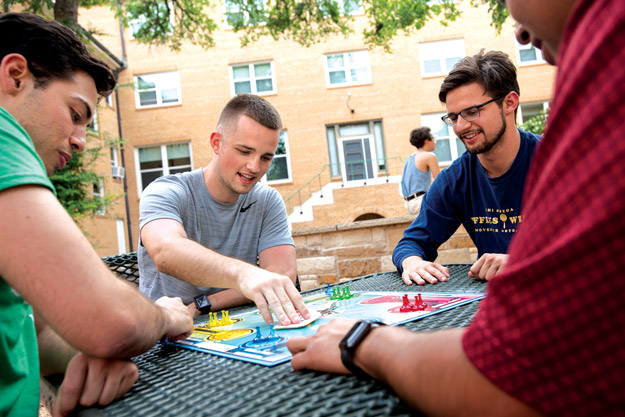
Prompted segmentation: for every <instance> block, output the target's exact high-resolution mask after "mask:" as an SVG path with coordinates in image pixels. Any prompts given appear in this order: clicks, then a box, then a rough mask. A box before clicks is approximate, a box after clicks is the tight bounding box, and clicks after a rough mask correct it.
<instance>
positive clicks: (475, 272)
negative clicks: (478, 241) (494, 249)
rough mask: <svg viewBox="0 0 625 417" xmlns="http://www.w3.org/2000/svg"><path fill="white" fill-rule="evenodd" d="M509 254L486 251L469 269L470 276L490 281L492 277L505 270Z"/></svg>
mask: <svg viewBox="0 0 625 417" xmlns="http://www.w3.org/2000/svg"><path fill="white" fill-rule="evenodd" d="M507 262H508V255H507V254H505V253H485V254H484V255H482V256H481V257H480V259H478V260H477V262H475V263H474V264H473V265H472V266H471V269H470V270H469V276H470V277H471V278H475V279H481V280H486V281H489V280H490V279H491V278H492V277H494V276H495V275H497V274H500V273H501V272H503V270H504V268H505V266H506V263H507Z"/></svg>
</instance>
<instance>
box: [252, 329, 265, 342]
mask: <svg viewBox="0 0 625 417" xmlns="http://www.w3.org/2000/svg"><path fill="white" fill-rule="evenodd" d="M262 336H263V335H262V334H260V327H259V326H256V336H254V340H252V343H260V342H262Z"/></svg>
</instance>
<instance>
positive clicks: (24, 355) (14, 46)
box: [0, 13, 193, 416]
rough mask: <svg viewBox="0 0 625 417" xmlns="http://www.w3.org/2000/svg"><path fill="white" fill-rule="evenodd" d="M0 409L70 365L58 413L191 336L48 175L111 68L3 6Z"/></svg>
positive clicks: (33, 400) (175, 309) (60, 31)
mask: <svg viewBox="0 0 625 417" xmlns="http://www.w3.org/2000/svg"><path fill="white" fill-rule="evenodd" d="M0 39H2V41H1V42H0V149H2V151H1V152H0V230H1V234H0V236H1V237H0V369H2V372H0V415H2V416H33V415H37V411H38V404H39V375H40V371H41V374H42V375H46V374H56V373H65V378H64V380H63V383H62V385H61V387H60V389H59V396H58V398H57V403H56V406H55V415H67V414H69V413H70V412H71V411H72V410H73V409H74V408H75V406H76V405H77V404H82V405H92V404H96V403H99V404H102V405H104V404H108V403H110V402H111V401H113V400H114V399H116V398H118V397H120V396H121V395H123V394H124V393H125V392H127V391H128V389H130V387H131V386H132V384H133V383H134V382H135V381H136V379H137V368H136V366H135V365H134V364H133V363H132V362H130V361H129V360H128V358H130V357H132V356H134V355H137V354H139V353H142V352H144V351H146V350H148V349H149V348H150V347H151V346H152V345H153V344H154V343H155V342H156V341H157V340H159V339H161V338H163V337H169V338H171V339H175V338H179V337H186V336H187V335H188V334H190V332H191V331H192V328H193V320H192V318H191V315H190V313H189V312H188V309H187V308H186V307H185V306H184V304H183V303H182V302H181V300H180V299H175V298H162V299H159V300H157V301H156V303H152V302H151V301H149V300H148V299H147V298H145V297H143V296H142V295H140V294H139V293H138V292H137V291H135V290H133V289H132V288H130V287H128V286H127V285H126V284H125V283H124V282H122V281H121V280H119V279H117V278H115V277H114V276H113V275H112V274H111V273H110V271H109V270H108V269H107V268H106V266H105V265H104V263H103V262H102V261H101V259H100V258H99V257H98V255H97V254H96V252H95V251H94V250H93V248H92V247H91V246H90V245H89V243H88V242H87V240H86V239H85V237H84V236H83V234H82V232H81V231H80V230H79V229H78V228H77V227H76V225H75V224H74V222H73V221H72V219H71V218H70V217H69V216H68V215H67V213H66V212H65V210H64V209H63V208H62V206H61V205H60V204H59V202H58V201H57V199H56V198H55V195H54V191H55V190H54V187H53V186H52V184H51V183H50V181H49V179H48V178H47V175H50V174H52V172H53V171H54V170H55V169H61V168H63V167H64V166H65V164H66V163H67V162H68V161H69V160H70V159H71V157H72V153H73V152H74V151H76V152H82V151H83V150H84V149H85V139H86V129H87V125H88V124H89V123H90V122H91V120H92V118H93V114H94V112H95V106H96V103H97V100H98V96H99V95H107V94H109V93H110V91H111V90H112V88H113V87H114V86H115V82H116V81H115V78H114V76H113V74H112V73H111V71H110V70H109V68H108V67H107V66H106V65H105V64H104V63H102V62H101V61H99V60H97V59H95V58H94V57H92V56H91V55H90V54H89V53H88V52H87V50H86V49H85V47H84V45H83V44H82V43H81V41H80V40H79V39H78V38H77V37H76V35H75V34H74V33H73V32H72V31H71V30H70V29H68V28H67V27H65V26H63V25H61V24H59V23H56V22H52V21H48V20H46V19H43V18H41V17H38V16H34V15H30V14H18V13H5V14H0Z"/></svg>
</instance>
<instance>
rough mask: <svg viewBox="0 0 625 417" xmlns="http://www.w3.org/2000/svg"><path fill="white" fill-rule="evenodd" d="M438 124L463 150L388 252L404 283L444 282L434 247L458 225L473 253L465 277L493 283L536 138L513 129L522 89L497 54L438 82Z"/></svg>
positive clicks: (472, 60) (470, 60)
mask: <svg viewBox="0 0 625 417" xmlns="http://www.w3.org/2000/svg"><path fill="white" fill-rule="evenodd" d="M439 99H440V100H441V102H443V103H445V104H446V106H447V112H448V113H447V115H445V116H444V117H443V121H444V122H445V123H447V124H448V125H450V126H453V129H454V133H455V134H456V136H458V138H459V139H460V140H461V141H462V142H463V143H464V145H465V146H466V148H467V151H466V152H465V153H464V154H463V155H462V156H461V157H460V158H458V159H456V160H455V161H454V162H453V163H452V164H451V165H450V166H449V167H448V168H447V169H444V170H443V171H441V173H440V174H439V175H438V177H437V178H436V180H434V183H433V184H432V186H431V187H430V190H429V191H428V192H427V194H426V195H425V197H424V199H423V203H422V206H421V212H420V214H419V216H418V217H417V218H416V219H415V221H414V222H413V223H412V224H411V225H410V227H408V229H406V231H405V232H404V237H403V238H402V239H401V240H400V242H399V243H398V245H397V247H396V248H395V251H394V252H393V263H394V264H395V266H396V267H397V269H398V270H399V272H400V273H401V274H402V278H403V280H404V282H405V283H406V284H407V285H411V284H412V282H416V283H417V284H424V283H425V282H426V281H427V282H430V283H435V282H437V281H445V280H446V279H447V278H448V277H449V270H448V269H447V268H445V267H443V266H442V265H439V264H437V263H434V262H433V261H434V260H435V259H436V257H437V255H438V253H437V249H438V247H439V246H440V245H441V244H443V243H444V242H445V241H446V240H447V239H449V237H450V236H451V235H452V234H453V233H454V232H455V231H456V230H457V229H458V227H459V226H460V225H461V224H462V225H464V227H465V229H466V230H467V232H468V234H469V236H470V237H471V239H472V240H473V242H474V243H475V246H477V249H478V257H479V259H478V260H477V262H476V263H475V264H473V266H472V267H471V271H470V272H469V276H471V277H473V278H479V279H486V280H488V279H490V278H491V277H493V276H494V275H496V274H497V273H498V272H500V271H501V270H502V269H503V267H504V266H505V264H506V261H507V259H508V255H506V251H507V249H508V245H509V244H510V241H511V239H512V236H513V235H514V233H515V232H516V230H517V227H518V226H519V224H520V223H521V221H522V220H523V219H522V216H521V198H522V195H523V184H524V183H525V177H526V175H527V172H528V170H529V166H530V162H531V160H532V156H533V154H534V150H535V149H536V146H537V145H538V142H539V137H538V136H536V135H534V134H532V133H528V132H524V131H522V130H520V129H517V128H516V125H515V119H516V110H517V108H518V106H519V84H518V82H517V77H516V68H515V66H514V64H513V63H512V62H511V61H510V59H509V58H508V56H507V55H506V54H504V53H502V52H488V53H484V52H483V51H482V52H480V53H478V54H476V55H475V56H471V57H466V58H464V59H462V60H461V61H460V62H459V63H458V64H457V65H456V67H454V69H453V70H452V71H451V72H450V73H449V75H448V76H447V77H446V78H445V80H444V81H443V84H442V86H441V90H440V93H439Z"/></svg>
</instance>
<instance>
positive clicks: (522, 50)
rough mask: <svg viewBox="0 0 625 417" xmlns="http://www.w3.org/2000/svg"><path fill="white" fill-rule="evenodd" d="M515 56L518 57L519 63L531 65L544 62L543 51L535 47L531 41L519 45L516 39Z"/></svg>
mask: <svg viewBox="0 0 625 417" xmlns="http://www.w3.org/2000/svg"><path fill="white" fill-rule="evenodd" d="M514 43H515V44H516V50H517V57H518V59H519V65H520V66H521V65H533V64H546V61H545V60H544V59H543V53H542V52H541V50H540V49H538V48H536V47H535V46H534V45H532V44H531V43H528V44H527V45H521V44H520V43H519V42H518V41H517V40H516V39H515V41H514Z"/></svg>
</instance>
